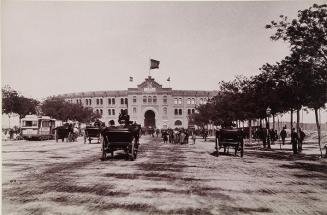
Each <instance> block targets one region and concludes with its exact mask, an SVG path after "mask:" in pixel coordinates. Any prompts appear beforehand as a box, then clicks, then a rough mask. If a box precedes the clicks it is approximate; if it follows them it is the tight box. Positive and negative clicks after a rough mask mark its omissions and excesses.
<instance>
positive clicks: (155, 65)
mask: <svg viewBox="0 0 327 215" xmlns="http://www.w3.org/2000/svg"><path fill="white" fill-rule="evenodd" d="M159 64H160V61H158V60H153V59H150V69H159Z"/></svg>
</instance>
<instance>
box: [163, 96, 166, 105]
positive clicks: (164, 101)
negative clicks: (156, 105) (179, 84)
mask: <svg viewBox="0 0 327 215" xmlns="http://www.w3.org/2000/svg"><path fill="white" fill-rule="evenodd" d="M163 103H164V104H167V96H164V97H163Z"/></svg>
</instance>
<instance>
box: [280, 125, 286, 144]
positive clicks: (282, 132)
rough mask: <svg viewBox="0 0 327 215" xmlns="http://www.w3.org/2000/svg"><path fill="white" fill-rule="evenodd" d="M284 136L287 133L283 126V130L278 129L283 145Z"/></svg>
mask: <svg viewBox="0 0 327 215" xmlns="http://www.w3.org/2000/svg"><path fill="white" fill-rule="evenodd" d="M286 136H287V133H286V130H285V127H283V130H281V131H280V137H281V138H282V143H283V145H285V138H286Z"/></svg>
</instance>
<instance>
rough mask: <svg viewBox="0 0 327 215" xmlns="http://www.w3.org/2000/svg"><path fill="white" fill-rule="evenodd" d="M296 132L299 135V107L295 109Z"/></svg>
mask: <svg viewBox="0 0 327 215" xmlns="http://www.w3.org/2000/svg"><path fill="white" fill-rule="evenodd" d="M296 132H297V134H298V135H300V109H297V110H296Z"/></svg>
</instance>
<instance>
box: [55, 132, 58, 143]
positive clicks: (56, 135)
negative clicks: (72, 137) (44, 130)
mask: <svg viewBox="0 0 327 215" xmlns="http://www.w3.org/2000/svg"><path fill="white" fill-rule="evenodd" d="M55 138H56V142H57V143H58V133H57V131H55Z"/></svg>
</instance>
